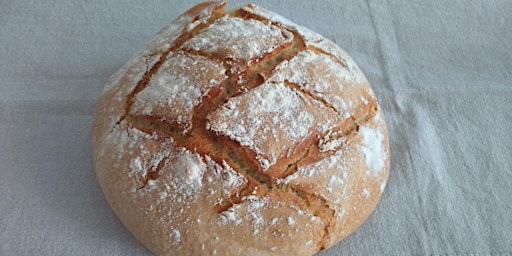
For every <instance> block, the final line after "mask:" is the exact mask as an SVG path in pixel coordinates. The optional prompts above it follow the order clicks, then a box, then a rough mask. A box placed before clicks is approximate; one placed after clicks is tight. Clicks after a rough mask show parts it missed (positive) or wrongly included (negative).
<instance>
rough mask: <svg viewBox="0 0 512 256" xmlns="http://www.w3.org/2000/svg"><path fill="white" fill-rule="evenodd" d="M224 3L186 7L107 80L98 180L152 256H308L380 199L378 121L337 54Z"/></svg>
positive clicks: (371, 100)
mask: <svg viewBox="0 0 512 256" xmlns="http://www.w3.org/2000/svg"><path fill="white" fill-rule="evenodd" d="M224 5H225V3H224V2H207V3H203V4H200V5H198V6H196V7H194V8H192V9H190V10H189V11H187V12H186V13H184V14H183V15H181V16H180V17H178V18H177V19H176V20H175V21H174V22H173V23H171V24H170V25H169V26H167V27H166V28H164V29H163V30H162V31H161V32H159V34H158V35H157V36H156V37H155V38H154V39H153V40H152V41H151V42H150V43H149V44H148V46H147V47H146V48H145V49H144V50H142V51H141V52H140V53H139V54H138V55H137V57H135V58H134V59H133V60H132V61H130V62H129V63H128V64H127V65H125V67H123V68H122V69H121V70H120V71H119V72H118V73H116V74H115V75H114V76H113V77H112V79H111V81H110V82H109V84H108V85H107V86H106V88H105V90H104V92H103V94H102V95H101V96H100V98H99V100H98V103H97V108H96V113H95V121H94V126H93V151H94V152H93V156H94V161H95V165H96V169H97V176H98V179H99V181H100V184H101V186H102V188H103V190H104V193H105V196H106V198H107V200H108V201H109V203H110V205H111V206H112V208H113V210H114V211H115V212H116V214H117V215H118V216H119V217H120V219H121V221H122V222H123V223H124V224H125V225H126V227H127V228H128V229H129V230H130V231H131V232H132V233H133V234H134V235H135V236H136V237H137V238H138V239H139V240H140V241H141V242H142V243H143V244H144V245H146V246H147V247H148V248H150V249H151V250H152V251H154V252H155V253H157V254H160V255H203V254H212V255H215V254H218V255H240V254H242V253H244V254H249V255H275V254H277V255H311V254H314V253H315V252H317V251H319V250H323V249H326V248H328V247H330V246H332V245H333V244H335V243H337V242H338V241H340V240H341V239H343V238H344V237H346V236H347V235H348V234H350V233H351V232H352V231H353V230H355V229H356V228H357V227H358V226H359V225H360V224H361V223H362V222H363V221H364V220H365V219H366V218H367V217H368V216H369V214H370V213H371V211H372V210H373V208H374V207H375V205H376V204H377V202H378V200H379V198H380V195H381V193H382V191H383V189H384V187H385V183H386V180H387V175H388V169H389V148H388V141H387V131H386V125H385V123H384V118H383V114H382V112H381V111H380V109H379V107H378V104H377V100H376V99H375V97H374V95H373V93H372V91H371V88H370V85H369V84H368V82H367V81H366V78H365V77H364V75H363V74H362V73H361V71H360V70H359V68H357V65H355V64H354V63H353V61H352V60H351V59H350V57H349V56H348V55H347V54H346V53H344V52H343V51H342V50H341V49H339V48H338V47H337V46H335V45H334V44H332V43H331V42H329V41H327V40H325V39H323V38H322V37H321V36H319V35H318V34H315V33H313V32H311V31H309V30H307V29H305V28H302V27H300V26H297V25H295V24H293V23H291V22H290V21H287V20H285V19H284V18H282V17H280V16H278V15H276V14H273V13H271V12H268V11H266V10H264V9H261V8H259V7H257V6H253V5H249V6H246V7H243V8H241V9H237V10H234V11H231V12H229V13H226V12H224V11H223V10H222V8H223V7H224ZM226 41H227V42H229V44H223V43H222V42H226Z"/></svg>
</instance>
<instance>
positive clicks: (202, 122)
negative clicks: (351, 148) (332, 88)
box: [118, 8, 377, 250]
mask: <svg viewBox="0 0 512 256" xmlns="http://www.w3.org/2000/svg"><path fill="white" fill-rule="evenodd" d="M200 18H201V17H197V20H200ZM203 18H204V17H203ZM219 24H220V25H224V26H225V27H224V29H227V28H230V27H229V26H230V25H232V26H233V27H231V28H230V29H236V26H238V29H244V30H247V26H249V27H250V26H253V27H263V28H267V29H270V30H272V32H273V33H274V34H272V35H273V39H274V40H273V41H271V42H266V43H269V45H270V47H267V49H264V48H262V47H264V46H265V45H258V44H257V42H256V45H253V49H254V47H256V48H258V47H259V48H262V49H258V50H257V51H255V52H252V53H251V51H250V49H251V47H248V46H245V47H244V45H241V46H240V49H239V50H238V51H239V52H238V53H239V54H238V56H237V52H236V51H237V49H236V47H234V46H233V45H229V44H226V45H220V46H221V48H220V50H219V49H217V51H215V49H214V51H210V52H209V51H208V50H205V49H212V47H211V45H207V46H208V47H206V48H204V47H201V44H208V43H211V42H205V41H204V40H201V34H202V33H208V32H209V30H208V29H209V28H211V27H214V26H215V25H219ZM240 26H241V27H240ZM214 28H215V27H214ZM276 31H278V32H279V33H277V34H276V33H275V32H276ZM234 32H235V33H233V36H234V37H235V38H231V39H233V40H234V41H236V43H241V44H254V43H255V42H252V41H250V40H251V38H250V37H249V38H243V37H242V38H239V37H240V35H241V34H240V33H237V31H234ZM242 36H243V35H242ZM237 37H238V38H237ZM222 40H226V38H222ZM228 40H229V39H228ZM306 40H307V39H305V38H304V35H302V34H301V33H299V31H297V29H296V28H292V27H289V26H287V25H285V24H282V23H281V22H279V21H276V20H272V19H269V18H268V17H264V16H261V15H258V14H257V12H249V11H248V9H247V8H246V9H240V10H236V11H235V12H231V13H224V12H221V11H219V10H214V11H213V12H212V15H211V16H210V17H208V18H207V19H205V20H203V21H201V22H198V23H197V24H195V27H193V28H192V29H190V30H186V29H183V30H182V31H181V33H180V35H179V36H178V37H177V38H176V39H175V40H174V42H173V43H172V44H170V45H169V48H168V49H166V50H165V51H164V52H163V53H161V55H160V57H159V60H158V61H157V62H156V63H155V64H154V65H153V67H152V68H151V69H149V70H148V71H147V72H146V73H145V74H144V75H143V78H142V79H141V80H140V81H139V83H138V84H137V85H136V87H135V88H134V89H133V91H132V92H131V94H130V95H129V96H128V97H127V100H126V110H125V114H124V115H123V116H122V117H121V118H120V120H119V121H118V124H119V123H120V122H122V121H125V122H126V123H127V124H128V125H130V126H132V127H134V128H136V129H138V130H140V131H143V132H147V133H148V134H153V133H155V132H156V133H157V134H158V135H159V136H164V137H170V138H172V139H173V142H174V146H175V147H183V148H186V149H187V150H189V151H191V152H194V153H197V154H199V155H200V156H201V157H202V158H203V161H204V158H205V157H208V158H211V159H212V160H213V161H214V162H216V163H218V164H221V163H227V164H228V165H229V166H230V167H232V168H233V170H236V171H237V172H239V173H240V174H242V175H243V176H244V177H245V178H247V179H248V180H249V182H248V183H247V184H246V186H244V187H242V188H241V189H240V190H239V191H236V192H234V193H232V194H231V195H230V198H228V199H227V200H221V202H223V203H222V204H220V205H216V206H214V207H215V209H216V211H217V212H219V213H221V212H225V211H227V210H228V209H230V208H231V207H233V206H234V205H236V204H238V203H240V202H241V201H242V199H243V198H244V197H247V196H249V195H256V196H264V195H265V194H266V193H268V192H269V191H274V192H275V191H278V192H279V191H281V192H283V193H284V192H286V193H288V194H291V195H294V196H295V197H296V199H298V200H301V201H303V202H304V203H305V205H307V207H306V208H305V209H303V210H306V211H310V212H311V214H312V215H314V216H317V217H319V218H320V219H321V220H322V221H323V222H324V224H325V228H324V237H323V238H322V239H320V243H319V244H318V245H317V247H318V249H320V250H322V249H325V248H326V246H328V241H329V235H330V230H329V229H330V227H331V222H332V219H333V218H335V211H334V210H333V209H332V207H331V205H330V202H329V201H327V200H326V199H324V198H322V197H321V196H318V195H316V194H312V193H309V192H307V191H305V190H303V189H301V188H299V187H297V186H293V185H289V184H285V183H283V182H281V181H282V180H283V179H286V178H287V177H289V176H290V175H293V174H294V173H295V172H296V171H297V169H298V168H297V166H298V164H299V163H300V162H305V163H314V162H316V161H318V160H320V159H321V158H323V157H326V156H329V155H332V154H333V151H335V150H336V149H339V148H340V147H341V146H343V145H337V147H336V148H333V149H331V150H330V151H326V152H318V151H319V149H318V148H317V147H313V146H314V145H318V144H319V143H320V142H321V139H322V138H325V137H328V135H329V134H336V136H337V137H338V138H344V139H345V142H346V141H349V140H350V137H351V136H353V135H354V134H355V133H356V132H357V129H358V127H359V126H360V125H362V124H364V123H366V122H367V121H369V120H371V119H372V118H373V116H374V115H375V113H376V112H377V109H376V107H375V108H371V109H369V110H367V111H366V112H364V113H350V114H348V113H347V112H341V111H340V107H339V106H338V105H335V104H332V103H331V102H329V101H327V100H325V98H326V97H329V96H328V95H329V92H322V91H321V90H310V89H311V88H308V87H307V86H309V85H304V84H300V82H301V81H300V79H295V80H294V76H293V74H291V75H290V76H287V75H284V76H285V77H286V79H283V78H282V77H280V75H281V76H283V75H282V74H277V75H275V73H276V70H277V71H279V70H282V71H283V72H284V73H285V74H286V72H290V71H287V67H286V66H283V65H282V64H283V63H293V59H294V58H296V57H297V56H298V55H300V54H302V55H305V57H304V56H303V57H304V58H307V57H308V56H307V54H306V53H307V52H310V54H311V53H313V54H322V55H324V56H327V58H328V59H329V60H330V61H333V62H335V63H337V64H338V65H339V66H340V67H342V68H345V69H348V68H349V67H348V66H349V64H347V63H346V60H345V59H343V58H340V57H339V56H335V55H333V54H332V53H329V52H327V51H325V50H324V49H322V48H320V47H316V46H314V45H308V43H307V42H306ZM194 43H195V46H194ZM219 43H220V42H218V43H217V44H219ZM222 46H224V49H222ZM267 46H268V44H267ZM226 49H235V53H234V54H232V55H230V54H231V53H227V52H226V51H227V50H226ZM151 54H153V56H156V55H157V54H160V53H159V52H155V53H151ZM242 55H243V56H242ZM179 61H181V62H182V63H181V64H182V65H184V66H187V67H190V65H195V67H196V68H198V70H201V71H202V72H204V73H203V75H208V74H213V76H214V77H212V78H211V79H207V80H209V81H211V82H210V83H209V84H207V85H204V84H203V85H201V86H202V88H193V89H197V90H195V91H191V92H189V93H186V94H185V95H184V96H185V97H184V98H183V99H181V100H189V101H192V103H194V104H191V105H190V106H188V107H189V108H190V111H191V113H190V114H191V116H186V115H187V113H183V114H184V115H185V116H183V117H182V116H179V118H176V117H174V119H173V118H169V116H165V113H166V109H162V110H160V111H155V109H156V108H157V107H154V108H150V109H144V108H140V109H138V108H137V107H138V106H137V98H138V97H142V96H141V95H144V93H146V90H148V89H149V88H150V86H154V85H155V84H158V81H157V80H158V79H156V77H155V76H156V75H157V74H159V72H160V71H162V70H164V71H165V68H166V67H169V66H170V69H173V68H178V71H179V66H176V65H179V63H178V62H179ZM170 62H172V63H170ZM176 63H178V64H176ZM203 64H204V67H201V65H203ZM173 65H174V66H173ZM191 68H192V69H194V67H191ZM208 69H210V70H208ZM218 71H221V72H218ZM161 73H165V72H161ZM170 79H176V77H171V78H170ZM193 79H194V78H192V80H193ZM199 80H200V79H199ZM166 82H168V81H160V85H166ZM182 82H183V85H185V84H187V83H188V82H190V81H188V80H185V81H182ZM176 83H177V84H179V83H180V82H179V81H178V82H176ZM269 86H282V88H279V90H283V91H286V92H288V93H292V94H294V96H293V97H296V98H297V99H298V102H299V103H300V104H303V107H308V106H309V107H314V108H316V110H318V109H321V110H322V111H324V112H326V113H328V114H326V115H325V116H323V117H319V118H320V119H318V118H317V117H314V119H312V120H310V123H311V124H309V126H311V127H312V126H314V124H316V123H321V122H323V123H324V125H323V127H322V129H319V131H318V130H312V128H310V127H305V128H306V129H307V131H306V135H305V136H304V135H301V136H300V138H297V140H298V141H299V143H296V142H295V141H293V140H292V141H290V142H289V143H288V145H286V146H287V147H286V148H284V149H282V148H280V149H278V150H276V151H275V152H270V156H266V157H267V158H263V157H262V155H265V153H268V152H264V151H268V150H266V149H263V150H262V149H261V148H255V147H251V146H252V145H244V143H243V140H240V139H238V140H237V137H236V136H229V134H223V133H222V129H221V128H219V127H218V125H217V126H216V123H215V118H217V119H216V120H218V119H222V118H228V119H229V116H225V115H226V113H228V114H229V111H228V112H225V113H224V114H223V113H222V108H226V104H227V103H233V102H235V103H238V104H240V101H241V100H243V99H246V98H247V97H251V95H249V94H250V93H251V92H252V91H255V90H259V91H262V90H264V89H265V88H267V87H269ZM275 88H276V87H274V89H275ZM154 89H155V90H161V88H154ZM178 89H182V90H186V88H182V87H180V88H178ZM259 91H258V92H259ZM170 93H172V94H173V95H176V94H177V93H178V94H179V93H180V92H179V91H173V92H170ZM370 93H371V92H370ZM162 96H163V97H164V98H165V96H166V95H165V94H164V95H160V98H161V97H162ZM187 96H188V97H190V96H193V97H197V99H193V98H192V99H191V98H188V99H187ZM372 96H373V95H371V94H370V95H369V97H366V98H364V99H362V100H363V101H375V99H374V98H373V97H372ZM148 97H154V95H153V96H152V95H151V94H149V96H148ZM176 97H177V96H176ZM244 97H246V98H244ZM193 100H196V101H195V102H193ZM142 101H144V99H142ZM188 103H190V102H188ZM372 103H374V102H372ZM183 104H187V102H183ZM237 107H238V108H240V106H235V108H236V109H238V108H237ZM246 107H247V108H251V107H253V108H256V107H257V106H246ZM219 109H220V110H219ZM176 114H177V115H179V113H176ZM340 117H342V118H340ZM212 120H213V121H212ZM333 120H334V121H333ZM216 128H218V129H216ZM276 129H277V127H276ZM285 130H286V129H285ZM283 136H285V135H283ZM218 145H221V146H220V148H219V146H218ZM314 150H316V154H314V155H316V157H314V158H308V157H309V155H310V152H311V151H314ZM270 151H272V150H270ZM272 153H274V154H277V155H274V156H271V154H272ZM318 156H320V158H319V157H318ZM167 158H168V156H164V157H162V158H161V159H160V160H159V161H158V164H157V165H156V166H154V167H153V168H150V169H151V170H150V171H149V172H148V173H147V174H146V180H145V182H144V184H143V185H142V186H141V187H140V188H139V189H143V188H144V186H146V184H147V182H148V181H150V180H154V179H157V178H158V176H159V172H160V170H161V169H162V168H163V166H164V163H165V161H166V160H167ZM255 191H257V192H255ZM290 192H291V193H290Z"/></svg>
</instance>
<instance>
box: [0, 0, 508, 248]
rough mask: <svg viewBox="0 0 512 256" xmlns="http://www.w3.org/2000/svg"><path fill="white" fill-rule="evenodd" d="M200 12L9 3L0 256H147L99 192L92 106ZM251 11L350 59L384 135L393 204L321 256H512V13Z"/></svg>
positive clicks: (362, 6) (404, 5)
mask: <svg viewBox="0 0 512 256" xmlns="http://www.w3.org/2000/svg"><path fill="white" fill-rule="evenodd" d="M198 2H199V1H192V0H186V1H169V0H166V1H164V0H154V1H137V0H128V1H120V0H114V1H106V0H91V1H83V0H81V1H64V0H47V1H42V0H18V1H6V0H4V1H0V195H1V197H2V199H1V200H0V255H114V256H117V255H151V253H150V252H149V251H148V250H147V249H145V248H144V246H142V245H141V244H140V243H138V242H137V240H136V239H135V238H134V237H133V236H132V235H131V234H130V233H129V232H128V231H127V230H126V229H125V228H124V227H123V226H122V224H121V223H120V221H119V220H118V219H117V217H116V216H115V215H114V213H113V212H112V211H111V210H110V207H109V206H108V204H107V203H106V200H105V199H104V197H103V194H102V192H101V189H100V187H99V185H98V182H97V181H96V177H95V173H94V168H93V164H92V159H91V123H92V118H93V110H94V104H95V101H96V99H97V97H98V96H99V94H100V93H101V91H102V88H103V86H104V85H105V83H106V82H107V80H108V78H109V76H110V75H112V74H113V73H114V72H115V71H116V70H118V69H119V68H120V67H121V66H122V65H123V64H124V63H126V62H127V61H128V60H129V58H130V57H131V56H133V55H134V54H135V53H136V52H137V51H138V50H139V49H141V48H142V47H143V46H144V44H145V43H146V42H147V41H148V40H149V39H150V38H152V37H153V35H154V34H155V33H156V32H158V31H159V30H160V29H161V28H162V27H163V26H165V25H166V24H167V23H169V22H170V21H171V20H173V19H174V18H176V17H177V16H178V15H179V14H181V13H182V12H184V11H185V10H187V9H188V8H189V7H191V6H193V5H194V4H196V3H198ZM247 3H248V2H247V1H241V0H232V1H229V2H228V9H232V8H235V7H238V6H241V5H244V4H247ZM253 3H255V4H258V5H260V6H262V7H265V8H267V9H270V10H272V11H274V12H276V13H279V14H281V15H283V16H285V17H287V18H288V19H290V20H292V21H294V22H296V23H298V24H301V25H303V26H306V27H308V28H310V29H312V30H313V31H316V32H318V33H320V34H322V35H324V36H325V37H327V38H328V39H330V40H332V41H334V42H335V43H337V44H338V45H339V46H341V47H342V48H343V49H344V50H345V51H347V52H348V53H349V55H351V56H352V57H353V58H354V60H355V61H356V63H358V65H359V66H360V68H361V69H362V70H363V72H364V73H365V74H366V75H367V78H368V80H369V81H370V83H371V84H372V85H373V89H374V91H375V93H376V95H377V97H378V99H379V101H380V104H381V106H382V108H383V109H384V113H385V116H386V120H387V123H388V129H389V135H390V146H391V152H392V155H391V161H392V162H391V170H390V177H389V182H388V186H387V187H386V189H385V191H384V194H383V196H382V200H381V202H380V203H379V204H378V206H377V209H376V210H375V212H374V213H373V214H372V215H371V216H370V218H369V219H368V220H367V221H366V222H365V223H364V224H363V225H362V226H361V227H360V228H359V229H358V230H357V231H356V232H355V233H353V234H352V235H351V236H349V237H348V238H346V239H345V240H343V241H342V242H340V243H339V244H337V245H336V246H334V247H333V248H331V249H329V250H327V251H324V252H321V253H319V255H424V254H428V255H432V254H433V255H444V254H450V255H467V254H470V255H501V254H502V255H510V254H512V188H511V183H512V1H506V0H504V1H497V0H496V1H484V0H474V1H463V0H452V1H424V0H411V1H399V0H387V1H376V0H373V1H372V0H367V1H346V0H324V1H306V0H304V1H296V0H276V1H261V0H254V1H253Z"/></svg>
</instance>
